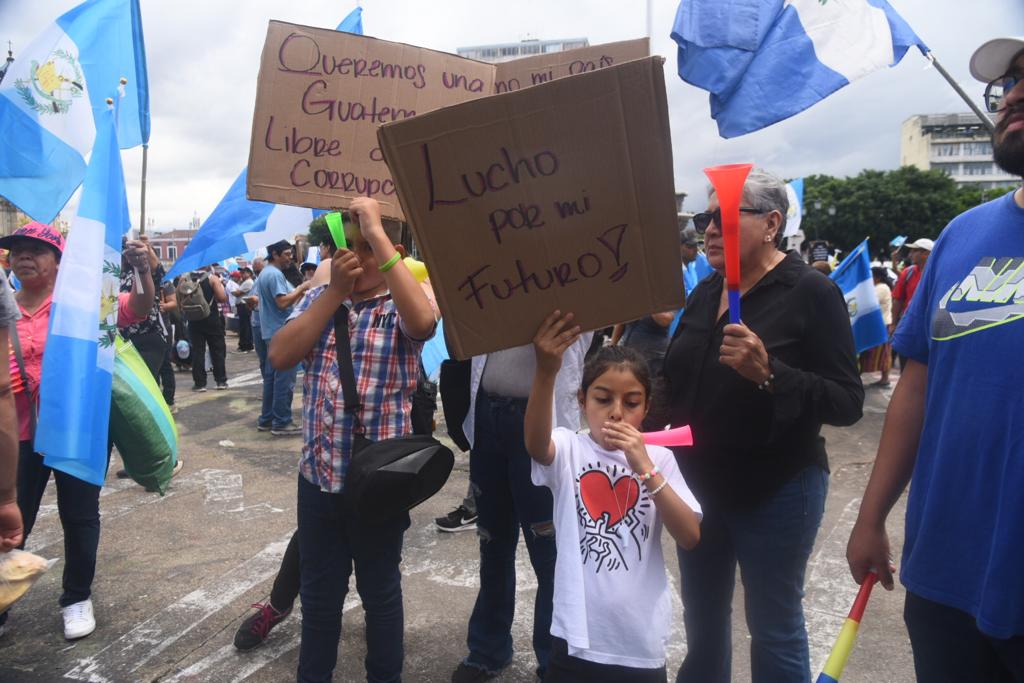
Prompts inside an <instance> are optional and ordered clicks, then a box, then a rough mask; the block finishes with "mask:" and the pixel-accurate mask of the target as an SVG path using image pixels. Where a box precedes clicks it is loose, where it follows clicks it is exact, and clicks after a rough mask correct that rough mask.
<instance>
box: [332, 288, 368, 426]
mask: <svg viewBox="0 0 1024 683" xmlns="http://www.w3.org/2000/svg"><path fill="white" fill-rule="evenodd" d="M348 335H349V333H348V306H345V305H344V304H342V305H341V306H339V307H338V310H337V311H335V312H334V346H335V352H336V354H337V362H338V378H339V379H340V380H341V391H342V395H343V396H344V397H345V412H346V413H348V414H349V415H351V416H352V420H353V423H354V430H353V431H354V432H355V433H356V434H359V435H363V434H365V433H366V428H365V427H364V426H363V421H362V420H361V419H359V413H360V412H361V410H362V407H363V403H362V401H360V400H359V392H357V391H356V371H355V368H354V367H353V365H352V344H351V342H350V341H349V336H348Z"/></svg>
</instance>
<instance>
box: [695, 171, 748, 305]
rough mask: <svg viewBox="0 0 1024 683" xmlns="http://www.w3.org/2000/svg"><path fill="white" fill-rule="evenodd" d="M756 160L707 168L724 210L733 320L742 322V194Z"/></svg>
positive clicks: (722, 211)
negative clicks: (753, 162)
mask: <svg viewBox="0 0 1024 683" xmlns="http://www.w3.org/2000/svg"><path fill="white" fill-rule="evenodd" d="M753 167H754V165H753V164H726V165H724V166H712V167H710V168H705V169H704V175H706V176H707V177H708V180H710V181H711V184H712V185H713V186H714V187H715V195H716V196H717V197H718V208H719V211H720V212H721V214H722V224H721V225H720V226H718V227H719V228H720V229H721V231H722V240H723V242H724V246H725V286H726V288H727V289H728V290H729V322H731V323H732V324H734V325H737V324H739V322H740V198H741V197H742V196H743V183H744V182H746V180H747V174H749V173H750V169H752V168H753Z"/></svg>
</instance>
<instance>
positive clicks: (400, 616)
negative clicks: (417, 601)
mask: <svg viewBox="0 0 1024 683" xmlns="http://www.w3.org/2000/svg"><path fill="white" fill-rule="evenodd" d="M298 513H299V531H298V534H299V557H300V562H301V566H302V572H301V573H302V586H301V589H300V592H299V594H300V596H301V598H302V642H301V644H300V646H299V672H298V680H299V681H301V682H312V681H316V682H318V683H319V682H320V681H330V680H331V676H332V673H333V672H334V666H335V664H336V662H337V658H338V642H339V640H340V639H341V608H342V605H343V604H344V602H345V594H346V593H347V592H348V580H349V577H350V576H351V575H352V568H353V565H354V566H355V572H356V590H357V591H358V592H359V597H360V599H361V600H362V602H363V610H364V612H365V618H366V680H367V681H370V682H371V683H378V682H385V681H400V680H401V678H402V658H403V645H402V633H403V629H404V613H403V611H402V573H401V571H400V570H399V567H398V565H399V563H400V562H401V561H402V535H403V534H404V533H405V530H406V529H408V528H409V514H408V513H402V514H400V515H396V516H394V517H391V518H389V519H386V520H377V519H374V520H370V521H371V522H372V524H367V523H360V522H359V521H357V520H355V519H354V518H353V517H352V515H351V514H350V513H348V511H347V510H346V509H345V507H344V505H343V502H342V495H341V494H340V493H324V492H323V491H321V490H320V487H319V486H317V485H315V484H310V483H309V482H308V481H306V479H305V478H304V477H303V476H302V475H301V474H300V475H299V502H298Z"/></svg>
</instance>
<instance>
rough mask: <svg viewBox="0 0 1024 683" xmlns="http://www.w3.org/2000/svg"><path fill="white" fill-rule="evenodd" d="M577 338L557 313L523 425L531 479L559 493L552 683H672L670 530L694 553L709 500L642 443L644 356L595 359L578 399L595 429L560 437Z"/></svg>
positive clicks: (609, 353)
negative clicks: (699, 497)
mask: <svg viewBox="0 0 1024 683" xmlns="http://www.w3.org/2000/svg"><path fill="white" fill-rule="evenodd" d="M579 333H580V328H579V327H576V326H574V325H573V322H572V314H571V313H570V314H568V315H565V316H563V315H561V314H560V312H558V311H555V312H554V313H552V314H551V315H550V316H548V318H547V319H546V320H545V321H544V323H543V324H542V325H541V327H540V329H539V330H538V331H537V335H536V337H534V340H533V344H534V349H535V352H536V356H537V370H536V374H535V375H534V380H533V388H532V391H531V393H530V401H529V404H528V406H527V409H526V420H525V427H524V431H525V433H524V436H525V441H526V448H527V450H528V451H529V453H530V456H531V457H532V458H533V483H534V484H536V485H538V486H547V487H548V488H550V489H551V492H552V495H553V497H554V523H555V541H556V543H557V546H558V559H557V561H556V564H555V595H554V614H553V616H552V621H551V635H552V636H554V639H553V643H552V653H551V659H550V661H549V663H548V668H547V673H546V675H545V678H544V680H545V681H546V682H551V681H579V680H586V681H629V683H638V682H642V681H665V680H666V673H665V645H666V641H667V639H668V635H669V627H670V625H671V619H672V600H671V595H670V593H669V585H668V580H667V578H666V575H665V561H664V558H663V556H662V551H661V527H662V525H663V524H664V526H665V527H666V528H667V529H668V531H669V533H670V534H672V537H673V538H674V539H675V541H676V543H678V544H679V545H680V546H682V547H684V548H686V549H691V548H693V547H694V546H695V545H696V544H697V541H698V540H699V539H700V516H701V511H700V505H699V504H698V503H697V501H696V500H695V499H694V497H693V494H692V493H691V492H690V489H689V488H688V487H687V486H686V482H685V481H683V476H682V474H680V472H679V468H678V467H677V465H676V461H675V458H674V456H673V455H672V452H671V451H669V450H668V449H666V448H661V447H658V446H645V445H644V442H643V438H642V436H641V434H640V431H639V429H638V428H639V426H640V423H641V422H642V421H643V419H644V416H645V415H646V414H647V409H648V407H649V401H650V395H651V379H650V374H649V372H648V369H647V362H646V361H645V360H644V359H643V357H642V356H640V355H639V354H637V353H636V352H635V351H633V350H631V349H628V348H623V347H619V346H609V347H605V348H602V349H600V350H599V351H598V352H597V353H595V354H594V355H593V356H592V357H591V358H590V360H588V361H587V363H586V365H585V367H584V370H583V382H582V386H581V387H580V391H579V401H580V407H581V409H582V410H583V413H584V416H585V417H586V422H587V424H588V425H589V426H590V433H589V434H576V433H574V432H572V431H570V430H568V429H563V428H559V429H555V430H554V431H552V429H551V424H552V412H553V411H552V403H553V393H554V386H555V375H557V374H558V369H559V368H560V367H561V364H562V354H563V353H564V352H565V350H566V349H567V348H569V346H571V345H572V343H573V342H574V341H575V340H576V337H577V336H578V335H579Z"/></svg>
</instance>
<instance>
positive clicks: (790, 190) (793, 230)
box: [782, 178, 804, 237]
mask: <svg viewBox="0 0 1024 683" xmlns="http://www.w3.org/2000/svg"><path fill="white" fill-rule="evenodd" d="M786 197H788V198H789V211H787V212H786V232H785V233H783V235H782V236H783V237H791V236H792V235H795V234H797V233H798V232H800V223H802V222H803V218H804V179H803V178H797V179H796V180H792V181H790V182H788V183H786Z"/></svg>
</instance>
